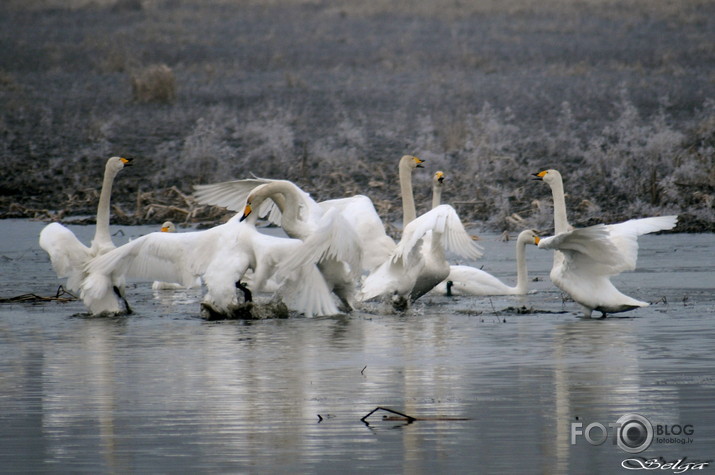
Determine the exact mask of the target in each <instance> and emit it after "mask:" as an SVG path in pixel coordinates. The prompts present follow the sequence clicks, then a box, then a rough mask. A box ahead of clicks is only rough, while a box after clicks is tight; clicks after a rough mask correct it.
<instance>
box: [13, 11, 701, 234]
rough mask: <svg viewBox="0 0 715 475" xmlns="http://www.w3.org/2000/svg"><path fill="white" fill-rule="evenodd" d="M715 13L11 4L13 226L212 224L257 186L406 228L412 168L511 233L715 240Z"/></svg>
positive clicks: (425, 183) (421, 200) (419, 181)
mask: <svg viewBox="0 0 715 475" xmlns="http://www.w3.org/2000/svg"><path fill="white" fill-rule="evenodd" d="M714 32H715V2H712V1H709V0H690V1H679V2H672V1H667V0H630V1H623V0H621V1H610V0H576V1H566V0H540V1H536V0H506V1H497V0H477V1H458V0H452V1H447V0H436V1H435V0H430V1H427V0H424V1H423V0H414V1H387V0H384V1H360V2H355V1H347V0H338V1H318V0H315V1H311V0H269V1H258V0H253V1H229V0H218V1H200V0H114V1H112V0H93V1H92V0H76V1H72V0H45V1H43V0H9V1H8V0H6V1H4V2H2V3H0V154H2V173H0V217H32V218H39V219H57V218H63V217H66V216H68V215H71V214H80V215H81V214H92V213H93V211H94V209H95V208H96V197H97V194H98V191H99V187H100V182H101V176H102V170H103V167H104V163H105V161H106V159H107V158H108V157H109V156H111V155H120V154H125V155H128V156H133V157H135V158H136V160H135V166H134V167H132V168H130V169H128V170H126V171H124V172H122V174H121V175H120V176H119V177H118V178H117V180H116V182H115V188H114V193H113V197H112V199H113V203H114V204H115V205H116V207H115V210H114V211H115V213H114V216H115V217H114V220H115V222H126V223H159V222H161V221H163V220H164V219H174V220H175V221H177V222H179V223H182V222H189V221H201V220H205V221H211V220H216V219H219V214H217V213H216V212H215V211H212V210H209V209H206V208H201V207H197V206H196V205H195V204H194V203H193V202H192V200H191V199H190V197H189V196H188V195H189V194H190V192H191V189H192V188H191V186H192V185H193V184H198V183H206V182H213V181H223V180H227V179H234V178H242V177H247V176H249V174H251V173H252V174H255V175H258V176H263V177H270V178H285V179H290V180H293V181H295V182H296V183H298V184H299V185H300V186H302V187H303V188H304V189H305V190H306V191H308V192H310V193H311V195H312V196H313V197H314V198H316V199H318V200H322V199H328V198H336V197H341V196H345V195H348V194H355V193H362V194H366V195H368V196H370V197H371V198H372V199H373V201H374V202H375V204H376V206H377V208H378V211H379V212H380V214H381V215H382V217H383V218H385V219H386V220H399V218H400V209H401V208H400V206H401V204H400V201H399V193H398V191H399V190H398V188H397V182H396V176H397V161H398V159H399V157H400V156H401V155H403V154H414V155H417V156H419V157H420V158H423V159H425V160H426V161H427V163H426V165H427V170H425V171H424V172H422V173H419V172H418V173H416V174H415V182H416V187H415V191H416V195H417V203H418V209H419V210H424V209H426V207H427V206H429V198H430V185H429V183H430V178H431V172H433V171H435V170H437V169H442V170H444V171H445V173H446V175H447V180H448V182H447V185H446V187H445V201H446V202H449V203H451V204H453V205H454V206H455V207H456V208H457V211H458V212H459V213H460V216H461V217H462V218H463V220H464V221H466V222H468V223H471V224H474V225H475V226H481V227H483V228H484V229H489V230H493V231H503V230H511V231H515V230H518V229H521V228H524V227H526V226H531V227H539V228H545V229H548V228H549V227H550V225H551V209H550V199H549V193H548V188H547V187H545V186H544V185H541V184H538V183H532V182H531V181H530V174H531V173H534V172H538V171H540V170H542V169H544V168H558V169H559V170H560V171H561V172H562V174H563V175H564V180H565V186H566V190H567V193H568V206H569V212H570V213H571V220H572V221H573V222H574V223H575V224H586V223H595V222H602V221H606V222H610V221H616V220H620V219H628V218H632V217H641V216H646V215H653V214H665V213H679V214H681V216H682V219H681V226H680V227H679V230H690V231H714V230H715V34H714Z"/></svg>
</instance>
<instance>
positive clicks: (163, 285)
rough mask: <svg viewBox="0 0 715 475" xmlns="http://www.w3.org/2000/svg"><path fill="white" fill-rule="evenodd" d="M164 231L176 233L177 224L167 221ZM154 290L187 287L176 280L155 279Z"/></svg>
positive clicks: (162, 227)
mask: <svg viewBox="0 0 715 475" xmlns="http://www.w3.org/2000/svg"><path fill="white" fill-rule="evenodd" d="M160 232H162V233H175V232H176V225H175V224H174V223H172V222H171V221H165V222H164V224H162V225H161V231H160ZM197 284H198V285H200V279H199V282H198V283H197ZM151 288H152V290H180V289H185V288H186V287H184V286H183V285H181V284H178V283H176V282H164V281H161V280H155V281H154V282H153V283H152V284H151Z"/></svg>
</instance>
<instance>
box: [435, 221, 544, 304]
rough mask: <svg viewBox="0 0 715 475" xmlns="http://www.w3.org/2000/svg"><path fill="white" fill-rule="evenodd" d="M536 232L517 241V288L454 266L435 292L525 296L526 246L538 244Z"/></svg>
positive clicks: (480, 272)
mask: <svg viewBox="0 0 715 475" xmlns="http://www.w3.org/2000/svg"><path fill="white" fill-rule="evenodd" d="M537 237H538V235H537V233H536V231H534V230H531V229H527V230H524V231H522V232H520V233H519V236H518V238H517V239H516V286H515V287H512V286H510V285H507V284H505V283H504V282H502V281H501V280H499V279H498V278H496V277H494V276H493V275H491V274H489V273H488V272H485V271H483V270H482V269H477V268H476V267H472V266H465V265H453V266H450V268H449V276H448V277H447V279H446V280H445V281H443V282H441V283H440V284H439V285H438V286H437V287H435V291H436V292H439V293H440V294H443V295H481V296H487V295H524V294H526V292H527V291H528V281H529V275H528V271H527V265H526V246H527V245H528V244H536V238H537Z"/></svg>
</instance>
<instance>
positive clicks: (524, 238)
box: [516, 229, 541, 246]
mask: <svg viewBox="0 0 715 475" xmlns="http://www.w3.org/2000/svg"><path fill="white" fill-rule="evenodd" d="M540 240H541V238H540V237H539V233H538V231H536V230H535V229H526V230H524V231H522V232H520V233H519V237H518V238H517V240H516V242H517V244H523V245H526V244H534V245H535V246H538V245H539V241H540Z"/></svg>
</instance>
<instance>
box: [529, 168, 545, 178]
mask: <svg viewBox="0 0 715 475" xmlns="http://www.w3.org/2000/svg"><path fill="white" fill-rule="evenodd" d="M546 173H547V171H546V170H544V171H542V172H539V173H532V174H531V175H532V176H533V177H534V178H532V180H543V179H544V177H545V176H546Z"/></svg>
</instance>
